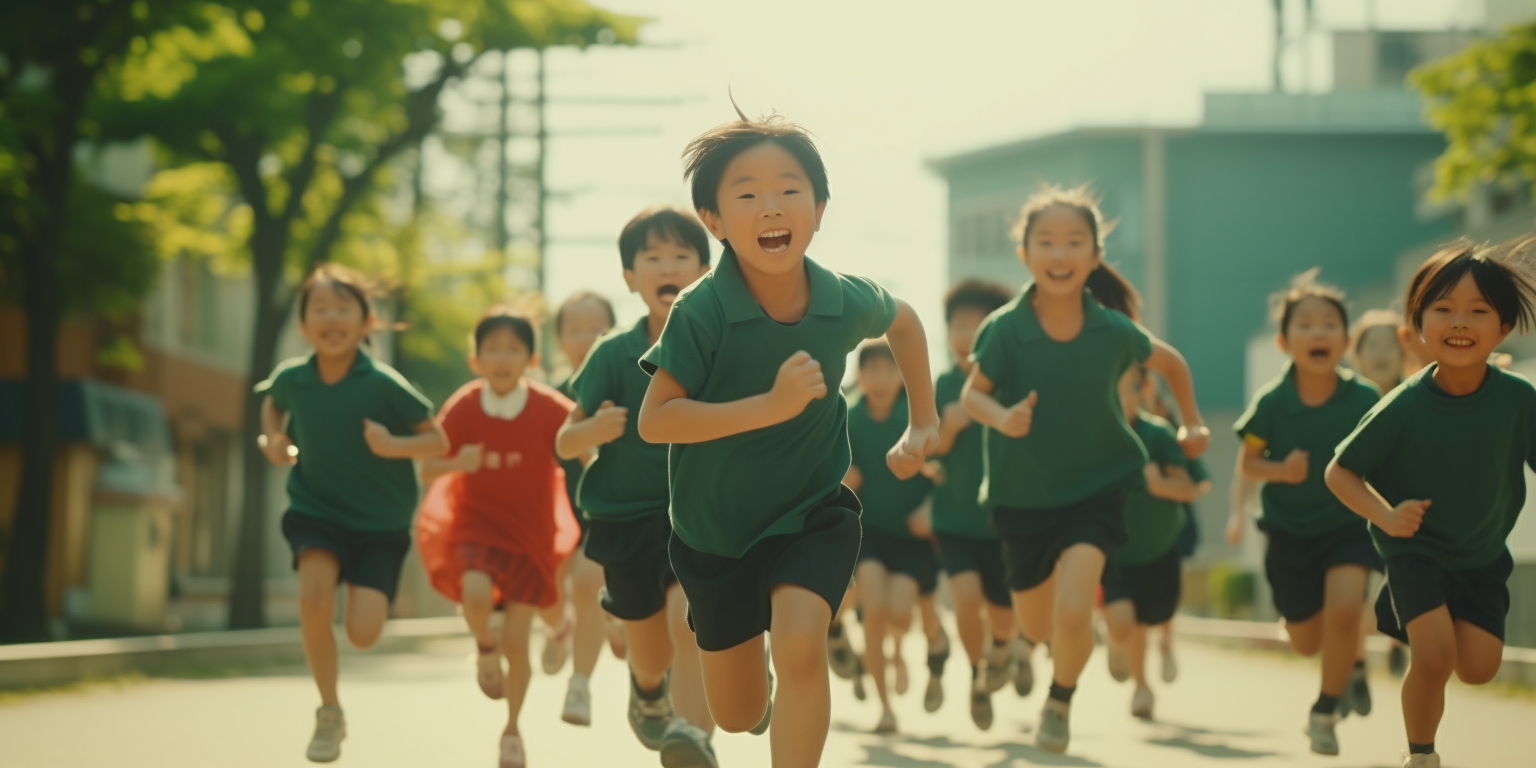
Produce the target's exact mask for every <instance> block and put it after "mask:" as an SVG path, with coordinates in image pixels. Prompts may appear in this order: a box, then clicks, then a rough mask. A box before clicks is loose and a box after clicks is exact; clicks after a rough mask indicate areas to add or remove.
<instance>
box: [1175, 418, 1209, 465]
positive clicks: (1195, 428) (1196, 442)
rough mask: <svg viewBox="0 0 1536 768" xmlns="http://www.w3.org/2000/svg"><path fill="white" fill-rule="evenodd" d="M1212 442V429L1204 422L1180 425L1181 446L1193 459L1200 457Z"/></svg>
mask: <svg viewBox="0 0 1536 768" xmlns="http://www.w3.org/2000/svg"><path fill="white" fill-rule="evenodd" d="M1210 443H1211V430H1210V428H1209V427H1207V426H1205V425H1204V424H1185V425H1184V426H1182V427H1179V447H1180V448H1183V449H1184V455H1185V456H1188V457H1189V458H1191V459H1198V458H1200V454H1202V453H1205V448H1206V446H1208V445H1210Z"/></svg>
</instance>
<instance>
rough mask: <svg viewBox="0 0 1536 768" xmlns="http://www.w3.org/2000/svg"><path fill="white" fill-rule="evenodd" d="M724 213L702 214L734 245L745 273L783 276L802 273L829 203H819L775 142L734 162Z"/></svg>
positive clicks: (724, 182)
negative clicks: (800, 271)
mask: <svg viewBox="0 0 1536 768" xmlns="http://www.w3.org/2000/svg"><path fill="white" fill-rule="evenodd" d="M716 197H717V200H716V206H717V207H718V208H719V210H720V212H719V213H718V214H716V213H714V212H712V211H709V210H707V209H701V210H700V211H699V218H701V219H703V221H704V226H705V227H707V228H708V229H709V232H710V234H712V235H714V236H715V237H716V238H717V239H720V240H725V241H728V242H729V243H730V245H731V248H732V250H734V251H735V252H736V257H737V259H738V261H739V262H740V263H741V266H742V268H743V270H745V271H748V272H757V273H760V274H766V275H782V274H786V273H788V272H792V271H794V270H796V269H800V268H801V264H802V262H803V260H804V258H805V249H806V248H807V247H808V246H810V244H811V237H812V236H813V235H815V234H816V230H818V229H820V228H821V215H822V212H823V211H824V210H825V209H826V202H820V203H818V202H816V196H815V193H814V190H813V189H812V186H811V182H810V179H809V177H808V175H807V174H806V172H805V168H804V167H803V166H801V165H800V161H799V160H796V159H795V156H794V155H792V154H790V153H789V151H788V150H786V149H784V148H783V147H781V146H779V145H778V144H776V143H774V142H772V141H764V142H762V143H761V144H758V145H756V146H754V147H752V148H750V149H747V150H744V151H742V152H741V154H738V155H736V157H734V158H732V159H731V162H730V163H729V164H727V165H726V166H725V172H724V173H723V174H722V175H721V178H720V188H719V191H718V193H717V196H716Z"/></svg>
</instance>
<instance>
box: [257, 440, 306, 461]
mask: <svg viewBox="0 0 1536 768" xmlns="http://www.w3.org/2000/svg"><path fill="white" fill-rule="evenodd" d="M256 444H257V445H258V446H260V447H261V452H262V453H264V454H266V456H267V461H270V462H272V463H273V464H276V465H277V466H279V467H287V466H291V465H293V464H297V463H299V449H298V447H296V446H295V445H294V444H293V441H292V440H289V439H288V436H287V435H285V434H283V433H281V432H276V433H273V434H270V435H262V436H260V437H258V438H256Z"/></svg>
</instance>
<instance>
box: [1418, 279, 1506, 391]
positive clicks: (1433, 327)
mask: <svg viewBox="0 0 1536 768" xmlns="http://www.w3.org/2000/svg"><path fill="white" fill-rule="evenodd" d="M1512 330H1514V327H1513V326H1511V325H1509V324H1507V323H1504V322H1503V321H1502V320H1500V319H1499V313H1498V312H1496V311H1494V308H1493V305H1491V304H1489V303H1488V300H1487V299H1486V298H1484V297H1483V292H1482V291H1480V290H1478V287H1477V281H1476V280H1475V279H1474V278H1473V277H1472V274H1471V273H1470V272H1468V273H1467V274H1465V275H1463V276H1462V278H1461V280H1460V281H1458V282H1457V283H1456V287H1454V288H1452V289H1451V290H1450V292H1449V293H1447V294H1446V295H1444V296H1442V297H1440V298H1439V299H1436V300H1435V301H1433V302H1431V303H1430V304H1429V306H1428V307H1425V309H1424V316H1423V319H1422V320H1421V321H1420V327H1419V334H1418V335H1419V337H1420V338H1421V339H1422V340H1423V342H1424V347H1425V350H1426V351H1427V352H1428V353H1429V355H1430V357H1431V358H1433V359H1434V361H1435V362H1436V363H1438V364H1439V365H1440V366H1442V367H1445V368H1472V367H1475V366H1480V365H1485V364H1486V363H1487V361H1488V356H1489V355H1491V354H1493V350H1494V348H1495V347H1497V346H1499V345H1500V344H1502V343H1503V342H1504V339H1505V337H1507V336H1509V332H1510V331H1512Z"/></svg>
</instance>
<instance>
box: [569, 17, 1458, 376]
mask: <svg viewBox="0 0 1536 768" xmlns="http://www.w3.org/2000/svg"><path fill="white" fill-rule="evenodd" d="M595 2H598V3H599V4H600V5H602V6H604V7H607V8H611V9H613V10H616V11H621V12H625V13H632V14H638V15H644V16H648V17H651V18H654V19H656V22H655V23H653V24H651V25H649V26H647V27H646V28H645V31H644V33H643V35H644V38H643V39H644V40H645V41H647V42H649V43H657V44H675V46H674V47H656V48H643V49H638V50H635V49H618V50H600V49H599V50H591V51H588V52H586V53H576V52H571V51H557V52H554V53H552V54H551V55H550V57H549V65H548V67H549V73H548V87H549V93H550V96H551V98H552V99H558V98H560V97H562V96H565V97H571V96H579V97H624V98H641V99H644V98H658V99H664V98H682V99H688V100H690V101H689V103H686V104H683V105H681V106H666V107H616V106H606V107H593V106H575V105H563V106H562V105H556V106H552V107H551V109H550V112H549V122H550V129H551V130H552V131H553V132H555V133H557V134H558V133H559V132H560V131H561V130H562V129H567V130H569V129H590V128H595V127H602V126H616V127H634V128H643V129H648V130H654V133H650V134H646V135H638V136H626V137H610V138H603V139H597V138H576V137H571V138H558V137H557V138H555V139H552V143H551V145H550V156H549V178H550V185H551V187H552V188H556V189H564V190H576V191H578V192H580V194H576V195H573V196H571V197H569V198H568V199H563V200H558V201H556V202H554V203H552V204H551V206H550V208H549V229H550V234H551V238H552V239H553V242H551V244H550V248H549V257H550V265H549V268H548V275H549V289H550V296H551V297H552V298H553V300H555V301H558V300H559V299H560V298H561V297H563V296H565V295H566V294H568V293H570V292H571V291H574V290H576V289H578V288H591V289H594V290H598V291H601V292H603V293H605V294H607V295H609V296H610V297H612V298H615V299H617V300H619V307H620V315H621V317H620V319H621V321H624V320H626V319H631V318H634V317H636V316H638V314H639V313H640V312H641V311H643V307H642V305H641V304H640V302H639V300H638V299H637V298H635V297H626V296H625V295H624V285H623V282H622V280H621V279H620V275H619V266H618V258H617V253H616V249H615V247H614V246H613V245H612V243H613V242H614V240H615V239H616V237H617V233H618V229H619V228H620V227H621V226H622V224H623V223H624V221H626V220H627V219H628V218H629V216H631V215H632V214H633V213H634V212H635V211H637V210H638V209H640V208H641V207H643V206H644V205H646V204H649V203H654V202H673V203H679V204H686V203H687V200H688V196H687V191H686V188H685V187H684V185H683V184H682V180H681V164H680V162H679V160H678V155H679V153H680V151H681V150H682V148H683V146H684V144H686V143H687V141H688V139H689V138H691V137H692V136H694V135H695V134H697V133H699V132H701V131H702V130H704V129H706V128H708V127H710V126H712V125H715V124H717V123H720V122H724V121H726V120H728V119H731V118H732V117H733V116H734V113H733V112H732V110H731V107H730V105H729V102H728V101H727V99H726V89H727V86H729V87H730V88H732V89H733V90H734V92H735V95H736V99H737V101H738V102H739V103H740V104H741V105H742V107H743V108H744V109H745V110H747V112H748V113H749V114H751V113H754V112H761V111H768V110H777V111H778V112H780V113H782V114H784V115H786V116H788V117H790V118H791V119H794V120H796V121H797V122H800V123H801V124H803V125H804V126H806V127H807V128H808V129H810V130H811V131H812V132H814V133H815V135H816V137H817V141H818V144H819V146H820V148H821V151H822V154H823V156H824V157H825V158H826V161H827V167H828V173H829V176H830V179H831V189H832V201H831V203H830V204H829V206H828V208H827V213H826V218H825V220H824V222H823V227H822V230H821V232H820V233H818V234H817V235H816V238H815V241H814V242H813V243H812V244H811V247H810V250H809V253H810V254H811V255H812V256H814V257H816V258H817V259H819V260H821V261H822V262H823V263H826V264H828V265H829V266H831V267H832V268H834V269H838V270H841V271H847V272H853V273H858V274H864V275H867V276H869V277H872V278H874V279H876V280H877V281H879V282H881V283H882V284H884V285H885V286H887V287H888V288H889V289H890V290H891V291H892V292H893V293H895V294H896V295H898V296H900V297H902V298H905V299H907V300H908V301H909V302H911V303H912V304H913V305H914V306H915V307H917V309H918V311H919V312H920V313H921V314H922V315H923V317H924V320H925V324H928V325H929V326H930V329H932V328H933V327H934V324H935V323H940V322H941V321H942V315H941V311H940V307H939V305H938V304H939V300H940V297H941V295H942V293H943V291H944V289H945V287H946V286H945V285H944V279H945V270H944V258H945V239H946V225H945V189H944V184H943V181H942V180H941V179H939V178H938V177H936V176H935V175H933V174H932V173H931V172H929V171H928V170H927V168H926V167H925V165H924V162H925V160H927V159H930V158H935V157H941V156H944V155H947V154H951V153H954V152H956V151H962V150H966V149H970V148H975V147H980V146H986V145H989V144H993V143H998V142H1002V141H1010V140H1016V139H1019V138H1024V137H1028V136H1037V135H1041V134H1046V133H1050V132H1054V131H1057V130H1061V129H1065V128H1070V127H1075V126H1082V125H1126V124H1130V125H1146V124H1152V125H1189V124H1194V123H1196V122H1198V121H1199V119H1200V111H1201V95H1202V94H1203V93H1204V92H1206V91H1234V90H1236V91H1254V90H1268V89H1269V85H1270V78H1271V69H1270V62H1271V58H1270V57H1271V54H1272V51H1273V35H1274V28H1273V16H1272V11H1271V3H1270V0H1156V1H1155V2H1154V1H1153V0H1139V1H1136V0H1118V1H1115V0H1072V2H1062V1H1057V2H1040V1H1035V2H1020V1H1011V2H978V1H972V0H945V1H944V2H925V3H918V2H901V1H896V0H890V1H887V2H862V1H854V0H813V1H809V2H807V1H803V0H778V1H776V2H772V3H764V2H720V1H719V0H711V1H709V2H670V1H664V0H595ZM1291 4H1292V5H1293V6H1295V8H1296V10H1297V11H1298V12H1299V10H1300V8H1301V2H1300V0H1293V2H1292V3H1291ZM1316 6H1317V21H1318V23H1319V26H1320V27H1322V28H1337V29H1360V28H1364V27H1365V26H1366V25H1367V20H1368V18H1369V16H1370V14H1372V13H1374V16H1375V20H1376V25H1377V26H1378V27H1380V28H1386V29H1392V28H1443V27H1464V26H1468V25H1475V24H1476V23H1478V21H1479V20H1480V18H1481V9H1482V3H1481V2H1480V1H1479V0H1377V2H1375V3H1371V2H1367V0H1317V2H1316ZM1373 6H1374V11H1372V7H1373ZM1303 49H1306V50H1310V51H1311V52H1312V53H1313V58H1312V61H1311V63H1310V67H1309V68H1308V69H1307V71H1310V73H1311V75H1312V78H1311V83H1310V85H1309V86H1306V84H1303V83H1302V82H1301V80H1302V72H1303V71H1304V70H1303V65H1302V62H1301V58H1302V57H1301V56H1300V53H1301V52H1302V50H1303ZM1291 52H1292V54H1293V55H1292V56H1290V57H1289V58H1290V60H1289V61H1288V63H1287V64H1288V70H1289V72H1288V75H1289V76H1288V83H1287V84H1288V87H1289V88H1290V89H1292V90H1300V89H1302V88H1303V87H1304V86H1306V87H1309V88H1310V89H1312V90H1325V89H1327V87H1328V85H1329V83H1328V79H1329V78H1328V69H1329V67H1330V61H1329V56H1328V51H1327V46H1326V44H1325V37H1324V36H1323V35H1317V36H1315V39H1314V41H1313V43H1312V44H1311V45H1310V46H1306V45H1305V44H1302V43H1298V44H1296V45H1294V46H1291ZM1107 213H1108V214H1109V215H1111V216H1113V215H1114V211H1108V212H1107ZM1110 246H1111V248H1112V247H1113V241H1111V243H1110ZM934 335H935V334H934V333H933V331H932V330H930V333H929V336H930V338H932V337H934ZM944 365H945V363H943V362H942V361H939V360H936V361H935V369H940V368H942V367H943V366H944Z"/></svg>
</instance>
